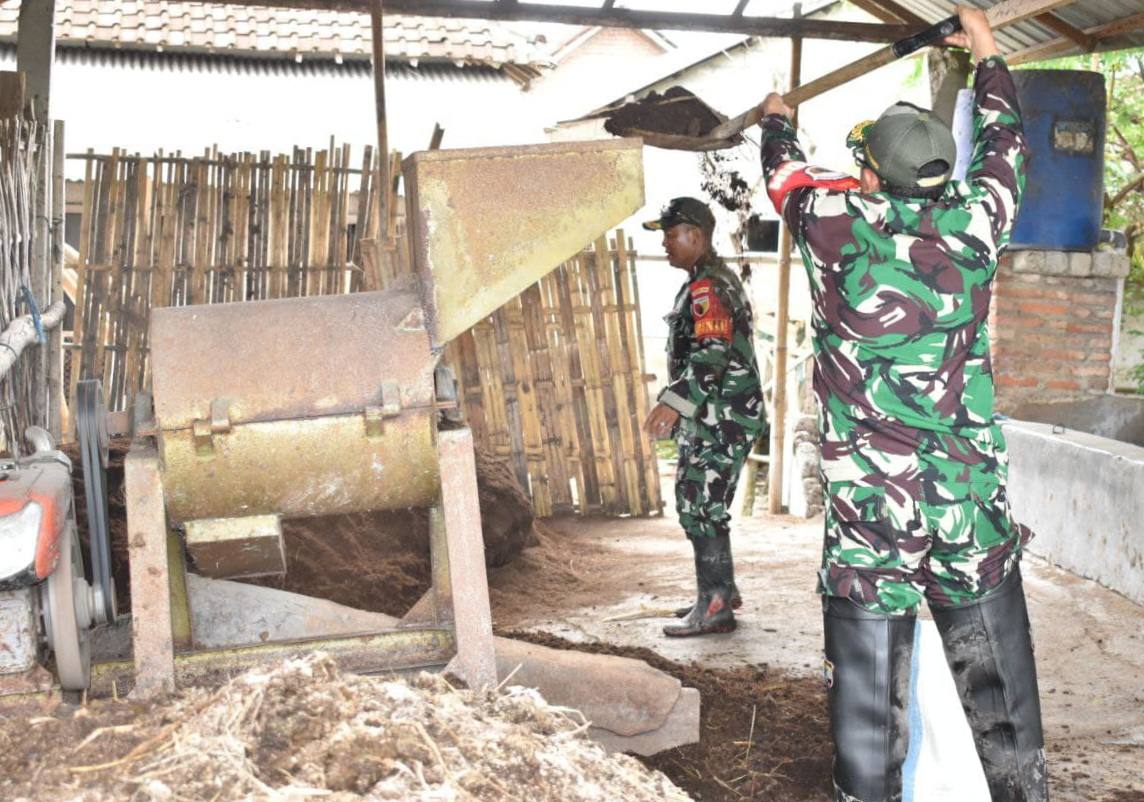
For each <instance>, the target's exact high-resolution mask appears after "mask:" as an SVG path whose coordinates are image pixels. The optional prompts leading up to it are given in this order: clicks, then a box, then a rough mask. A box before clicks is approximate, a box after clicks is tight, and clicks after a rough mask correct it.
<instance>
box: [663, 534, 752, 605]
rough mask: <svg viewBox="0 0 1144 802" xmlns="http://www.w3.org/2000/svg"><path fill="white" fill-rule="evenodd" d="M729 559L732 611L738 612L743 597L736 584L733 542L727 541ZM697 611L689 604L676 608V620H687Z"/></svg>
mask: <svg viewBox="0 0 1144 802" xmlns="http://www.w3.org/2000/svg"><path fill="white" fill-rule="evenodd" d="M727 559H728V560H729V561H730V564H731V609H732V610H738V609H739V608H740V607H742V606H743V597H742V596H740V595H739V587H738V585H736V584H735V559H734V557H732V556H731V541H730V540H728V541H727ZM693 609H695V605H694V604H689V605H687V606H686V607H677V608H675V611H674V615H675V617H676V618H687V616H689V615H691V611H692V610H693Z"/></svg>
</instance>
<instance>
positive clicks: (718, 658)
mask: <svg viewBox="0 0 1144 802" xmlns="http://www.w3.org/2000/svg"><path fill="white" fill-rule="evenodd" d="M551 523H552V525H551V528H553V529H555V530H557V533H558V535H559V537H558V538H556V537H553V538H550V543H551V542H553V541H555V542H557V543H558V545H553V546H550V547H549V548H548V549H547V550H546V551H549V552H554V553H550V554H549V555H548V556H547V557H545V558H544V559H543V560H537V559H531V560H530V559H528V558H526V560H525V561H524V565H522V566H518V567H516V568H513V569H511V574H509V573H504V572H503V571H504V569H502V573H499V574H498V572H493V574H492V577H491V582H492V585H493V588H494V590H493V612H494V618H495V623H496V625H497V626H498V627H500V628H501V629H502V630H511V629H528V630H537V631H544V632H549V633H552V634H555V635H559V636H561V637H564V638H567V639H569V640H574V641H604V642H608V643H615V644H620V645H627V646H642V647H647V648H651V649H653V650H655V651H656V652H658V653H660V654H662V655H664V656H665V657H668V658H670V659H672V660H676V661H680V662H691V661H698V662H700V663H702V664H705V665H709V666H713V667H721V666H738V665H743V664H744V663H753V664H768V665H771V666H775V667H782V668H786V669H789V670H792V671H795V672H807V673H815V674H817V673H818V672H819V671H820V666H821V648H822V646H821V639H822V622H821V608H820V605H819V601H818V597H817V595H816V594H815V592H814V572H815V569H816V568H817V565H818V559H819V547H820V543H821V536H822V535H821V532H822V520H821V518H817V519H812V520H809V521H806V520H798V519H794V518H789V517H781V516H780V517H766V516H764V517H756V518H752V519H748V520H745V521H739V522H737V523H736V528H735V534H734V550H735V560H736V577H737V581H738V583H739V587H740V589H741V591H742V594H743V598H744V608H743V610H742V611H741V615H740V616H739V629H738V631H737V632H735V633H733V634H730V635H719V636H709V637H705V638H698V639H687V640H669V639H666V638H664V637H663V636H662V635H661V634H660V628H661V627H662V625H663V624H664V623H666V622H667V619H664V618H658V617H655V618H653V617H642V618H635V619H633V620H623V621H606V620H605V619H608V618H612V617H616V616H625V615H639V614H640V613H641V611H642V612H643V613H645V614H649V613H652V612H654V611H656V610H663V609H664V608H668V607H672V606H675V605H677V604H680V603H684V602H687V601H689V600H690V596H691V594H692V593H693V592H694V591H693V587H694V585H693V583H694V579H693V575H692V568H691V554H690V547H689V545H688V543H687V542H686V541H685V540H684V538H683V537H682V534H681V532H680V530H679V529H678V524H677V523H676V521H675V520H674V519H673V518H672V517H670V516H668V517H665V518H658V519H623V520H587V521H579V520H574V519H561V520H559V521H554V522H551ZM530 563H531V564H530ZM545 574H548V576H545ZM1024 574H1025V586H1026V592H1027V594H1028V599H1029V607H1030V617H1031V619H1032V624H1033V635H1034V639H1035V644H1036V648H1037V655H1038V672H1039V674H1040V685H1041V694H1042V700H1043V710H1044V719H1045V730H1046V741H1047V748H1048V754H1049V761H1050V776H1051V782H1052V792H1053V799H1054V800H1057V802H1082V801H1083V802H1096V801H1098V800H1115V802H1131V801H1132V800H1144V679H1142V678H1144V607H1141V606H1139V605H1137V604H1134V603H1133V602H1131V601H1129V600H1128V599H1126V598H1124V597H1123V596H1120V595H1118V594H1116V593H1114V592H1112V591H1109V590H1107V589H1105V588H1103V587H1101V586H1100V585H1098V584H1096V583H1095V582H1092V581H1089V580H1086V579H1082V578H1080V577H1077V576H1075V575H1073V574H1070V573H1068V572H1066V571H1063V570H1061V569H1058V568H1056V567H1054V566H1052V565H1049V564H1047V563H1045V562H1044V561H1042V560H1038V559H1036V558H1028V559H1027V560H1026V562H1025V567H1024Z"/></svg>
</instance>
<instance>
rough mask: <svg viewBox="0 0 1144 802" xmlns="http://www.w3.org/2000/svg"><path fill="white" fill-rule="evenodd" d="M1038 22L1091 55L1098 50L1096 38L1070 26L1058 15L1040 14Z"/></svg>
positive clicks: (1037, 18)
mask: <svg viewBox="0 0 1144 802" xmlns="http://www.w3.org/2000/svg"><path fill="white" fill-rule="evenodd" d="M1036 20H1037V22H1039V23H1041V24H1042V25H1044V26H1045V27H1046V28H1048V29H1049V30H1050V31H1052V32H1054V33H1057V34H1060V35H1061V36H1063V37H1065V38H1066V39H1071V40H1072V41H1073V42H1076V44H1078V45H1080V49H1081V50H1083V51H1084V52H1086V53H1091V52H1092V51H1093V49H1095V48H1096V43H1097V41H1098V40H1097V38H1096V37H1095V36H1090V35H1089V34H1087V33H1085V32H1084V31H1082V30H1081V29H1080V28H1077V27H1076V26H1074V25H1070V24H1068V23H1067V22H1065V21H1064V20H1063V19H1061V18H1060V17H1058V16H1057V15H1056V14H1052V13H1049V14H1038V15H1037V17H1036Z"/></svg>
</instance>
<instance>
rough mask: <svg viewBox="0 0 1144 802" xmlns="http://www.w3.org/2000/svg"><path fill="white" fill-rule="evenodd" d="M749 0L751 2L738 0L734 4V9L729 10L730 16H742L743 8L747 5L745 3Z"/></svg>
mask: <svg viewBox="0 0 1144 802" xmlns="http://www.w3.org/2000/svg"><path fill="white" fill-rule="evenodd" d="M749 2H751V0H739V2H738V4H737V5H736V6H735V10H734V11H732V12H731V16H732V17H741V16H743V9H745V8H746V7H747V3H749Z"/></svg>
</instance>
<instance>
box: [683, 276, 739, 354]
mask: <svg viewBox="0 0 1144 802" xmlns="http://www.w3.org/2000/svg"><path fill="white" fill-rule="evenodd" d="M691 318H692V320H694V321H695V339H697V340H706V339H711V338H716V339H720V340H730V339H731V331H732V327H731V313H730V312H729V311H727V307H726V306H725V305H724V304H723V302H722V301H721V300H720V299H719V296H718V294H716V292H715V288H714V286H712V283H711V279H707V278H704V279H700V280H699V281H696V282H694V283H693V284H692V285H691Z"/></svg>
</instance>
